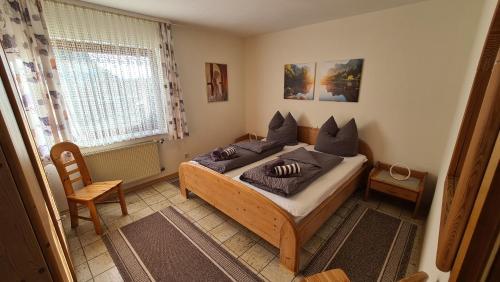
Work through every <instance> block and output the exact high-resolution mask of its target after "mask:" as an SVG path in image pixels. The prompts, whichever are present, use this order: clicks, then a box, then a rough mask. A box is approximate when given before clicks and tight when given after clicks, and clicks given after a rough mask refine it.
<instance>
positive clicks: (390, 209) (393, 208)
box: [378, 202, 401, 217]
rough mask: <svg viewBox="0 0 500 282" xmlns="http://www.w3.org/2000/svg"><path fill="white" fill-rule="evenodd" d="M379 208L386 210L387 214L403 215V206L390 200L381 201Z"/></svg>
mask: <svg viewBox="0 0 500 282" xmlns="http://www.w3.org/2000/svg"><path fill="white" fill-rule="evenodd" d="M378 210H379V211H383V212H386V213H387V214H389V215H392V216H394V217H399V216H400V215H401V208H400V207H399V206H397V205H395V204H392V203H388V202H381V203H380V206H379V207H378Z"/></svg>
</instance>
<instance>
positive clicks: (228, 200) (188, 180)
mask: <svg viewBox="0 0 500 282" xmlns="http://www.w3.org/2000/svg"><path fill="white" fill-rule="evenodd" d="M318 131H319V129H317V128H311V127H304V126H299V128H298V140H299V141H300V142H304V143H307V144H315V143H316V138H317V135H318ZM359 153H360V154H363V155H365V156H366V157H367V159H368V161H367V162H365V163H364V164H363V166H361V167H360V168H359V169H358V170H357V171H356V172H355V173H353V175H352V176H351V177H350V178H349V179H348V180H346V182H344V184H343V185H342V186H341V187H339V188H338V189H337V190H336V191H335V192H334V193H333V194H332V195H331V196H330V197H328V198H327V199H326V200H325V201H323V202H322V203H321V204H320V205H319V206H318V207H317V208H316V209H314V210H313V211H312V212H310V213H309V214H308V215H307V216H306V217H305V218H303V219H301V220H300V221H299V222H296V221H295V219H294V217H293V216H292V215H291V214H290V213H288V212H287V211H286V210H284V209H282V208H281V207H280V206H278V205H276V204H275V203H274V202H273V201H271V200H270V199H268V198H266V197H265V196H263V195H262V194H260V193H259V192H257V191H254V190H252V189H251V188H249V187H247V186H246V185H245V184H243V183H241V182H238V181H236V180H234V179H232V178H231V177H228V176H226V175H224V174H220V173H218V172H215V171H213V170H211V169H208V168H205V167H202V166H199V165H197V164H193V163H191V162H183V163H181V164H180V166H179V178H180V190H181V195H182V196H183V197H185V198H187V197H188V195H189V192H190V191H191V192H193V193H195V194H196V195H198V196H199V197H200V198H202V199H203V200H205V201H206V202H208V203H210V204H211V205H212V206H214V207H215V208H217V209H219V210H220V211H222V212H223V213H225V214H226V215H228V216H229V217H231V218H232V219H234V220H235V221H237V222H239V223H240V224H241V225H243V226H245V227H246V228H248V229H250V230H251V231H253V232H254V233H256V234H257V235H259V236H260V237H261V238H263V239H264V240H266V241H267V242H269V243H270V244H271V245H273V246H275V247H277V248H279V249H280V263H281V264H282V265H284V266H285V267H286V268H288V269H289V270H291V271H293V272H295V273H296V272H298V268H299V251H300V247H301V246H302V245H304V244H305V243H306V242H307V241H308V240H309V239H310V238H311V237H312V236H313V235H314V233H315V232H316V231H317V230H318V229H319V228H320V227H321V226H322V225H323V223H324V222H325V221H326V220H327V219H328V218H329V217H330V216H331V215H332V214H333V213H334V212H335V211H336V210H337V209H338V208H339V207H340V206H341V205H342V204H343V203H344V202H345V201H346V200H347V199H348V198H349V197H350V196H351V195H352V193H353V192H354V191H355V190H356V188H357V187H358V186H359V185H361V184H365V180H366V177H367V174H368V171H369V169H370V168H371V164H372V161H373V154H372V152H371V150H370V148H369V147H368V145H367V144H366V143H365V142H363V141H362V140H360V147H359Z"/></svg>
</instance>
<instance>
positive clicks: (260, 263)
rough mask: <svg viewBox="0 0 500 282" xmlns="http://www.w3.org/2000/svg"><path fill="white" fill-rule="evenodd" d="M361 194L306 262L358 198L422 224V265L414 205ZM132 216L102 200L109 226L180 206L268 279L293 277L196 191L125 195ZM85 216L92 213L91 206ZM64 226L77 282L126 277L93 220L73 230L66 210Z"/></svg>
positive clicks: (306, 251)
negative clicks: (192, 193) (187, 194)
mask: <svg viewBox="0 0 500 282" xmlns="http://www.w3.org/2000/svg"><path fill="white" fill-rule="evenodd" d="M360 195H361V193H356V195H355V196H354V197H353V198H351V199H350V200H349V201H347V202H346V203H345V204H344V205H343V206H342V207H341V208H340V209H339V210H338V211H337V212H336V213H335V214H334V215H332V217H331V218H330V219H329V220H328V221H327V222H326V224H325V225H324V226H323V227H322V228H321V229H320V230H318V232H317V233H316V235H315V236H313V237H312V238H311V240H310V241H309V242H307V243H306V244H305V246H304V247H303V248H302V250H301V267H303V266H305V265H306V263H307V262H308V261H309V260H310V259H311V257H312V255H313V254H314V253H315V252H316V251H317V250H318V249H319V248H320V247H321V245H322V244H323V242H324V241H325V240H326V239H327V238H328V237H329V236H330V235H331V234H332V233H333V232H335V230H336V229H337V227H338V226H339V224H340V223H341V222H342V220H343V218H344V217H345V216H346V215H348V214H349V211H350V210H351V209H352V208H353V207H354V206H355V204H356V203H358V202H359V203H360V204H365V205H368V206H370V207H372V208H375V209H377V210H379V211H382V212H385V213H388V214H390V215H393V216H395V217H401V218H403V219H405V220H409V221H412V222H414V223H416V224H418V225H419V231H418V233H417V237H416V241H415V245H414V249H413V251H412V256H411V259H410V265H409V267H408V273H413V272H415V271H416V270H417V264H418V258H419V255H420V254H419V253H420V248H421V245H422V233H423V220H415V219H412V218H411V205H407V204H405V203H403V202H401V201H398V200H395V199H392V198H388V197H384V196H382V195H377V194H373V195H372V197H371V199H370V200H368V201H363V200H362V199H361V196H360ZM125 198H126V201H127V207H128V211H129V215H127V216H122V215H121V211H120V207H119V205H118V204H110V205H100V206H99V214H100V217H101V223H102V224H103V228H104V230H105V231H107V230H113V229H116V228H118V227H121V226H124V225H126V224H129V223H131V222H133V221H136V220H138V219H141V218H143V217H145V216H147V215H150V214H152V213H154V212H155V211H159V210H161V209H164V208H166V207H168V206H175V207H176V208H177V209H178V210H180V211H181V212H182V213H184V214H185V215H186V216H187V217H188V218H189V219H190V220H191V221H193V222H195V224H196V225H197V226H198V227H200V228H201V229H202V230H203V231H205V232H206V233H207V234H209V235H210V236H211V237H212V238H213V239H214V240H215V241H216V242H218V243H219V244H221V245H222V246H223V247H224V248H225V249H226V250H228V251H229V252H230V253H231V254H233V255H234V256H235V257H237V258H238V259H239V260H240V261H241V262H243V263H244V264H246V265H247V266H248V267H249V268H250V269H253V270H254V271H255V272H257V273H259V275H260V276H261V277H262V278H264V279H265V280H269V281H291V280H293V279H294V276H293V274H292V273H290V272H289V271H287V270H286V269H284V268H283V267H280V266H279V256H278V249H277V248H275V247H273V246H271V245H270V244H268V243H267V242H265V241H263V240H262V239H260V238H259V237H258V236H256V235H255V234H253V233H252V232H251V231H249V230H247V229H246V228H244V227H243V226H241V225H240V224H238V223H237V222H235V221H234V220H232V219H230V218H228V217H227V216H225V215H224V214H222V213H220V212H219V211H217V210H216V209H214V208H213V207H211V206H210V205H208V204H207V203H205V202H204V201H203V200H201V199H200V198H198V197H196V196H193V197H190V199H189V200H184V199H183V198H182V197H181V196H180V195H179V190H178V188H177V187H175V186H174V185H172V184H170V183H167V182H164V183H160V184H155V185H153V186H152V187H148V188H145V189H142V190H139V191H136V192H130V193H127V194H126V197H125ZM80 213H81V215H84V216H88V211H86V209H81V210H80ZM63 226H64V229H65V232H66V236H67V238H68V242H69V247H70V251H71V255H72V257H73V262H74V265H75V269H76V274H77V278H78V281H96V282H97V281H122V280H121V277H120V274H119V272H118V270H117V268H116V266H115V265H114V263H113V260H112V259H111V257H110V255H109V253H108V252H107V249H106V246H105V245H104V243H103V241H102V239H101V238H100V236H98V235H96V234H95V232H94V229H93V225H92V223H91V222H88V221H83V220H80V225H79V226H78V227H77V228H76V229H71V227H70V220H69V216H68V215H63Z"/></svg>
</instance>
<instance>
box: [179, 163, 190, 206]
mask: <svg viewBox="0 0 500 282" xmlns="http://www.w3.org/2000/svg"><path fill="white" fill-rule="evenodd" d="M184 173H186V172H185V171H184V169H183V164H181V165H180V166H179V188H180V190H181V196H182V197H183V198H184V199H187V198H188V197H189V190H188V189H187V188H186V176H185V175H184Z"/></svg>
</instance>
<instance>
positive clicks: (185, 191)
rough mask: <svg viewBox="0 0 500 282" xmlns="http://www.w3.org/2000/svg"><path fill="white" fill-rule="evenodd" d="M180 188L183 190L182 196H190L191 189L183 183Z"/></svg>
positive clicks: (185, 197)
mask: <svg viewBox="0 0 500 282" xmlns="http://www.w3.org/2000/svg"><path fill="white" fill-rule="evenodd" d="M180 190H181V196H182V197H183V198H184V199H187V198H189V190H188V189H186V187H183V186H182V185H181V187H180Z"/></svg>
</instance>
